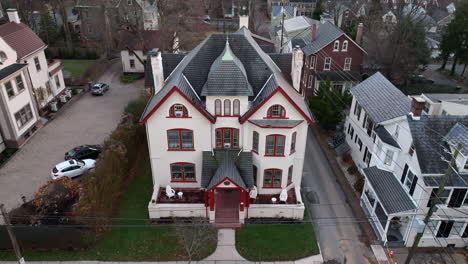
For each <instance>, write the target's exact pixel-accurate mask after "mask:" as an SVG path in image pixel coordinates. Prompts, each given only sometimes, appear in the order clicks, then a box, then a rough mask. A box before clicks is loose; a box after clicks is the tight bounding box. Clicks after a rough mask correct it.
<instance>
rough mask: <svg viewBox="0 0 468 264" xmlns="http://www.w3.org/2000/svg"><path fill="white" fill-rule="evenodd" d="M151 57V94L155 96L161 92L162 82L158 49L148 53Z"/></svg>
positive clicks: (160, 57) (162, 74)
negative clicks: (152, 87)
mask: <svg viewBox="0 0 468 264" xmlns="http://www.w3.org/2000/svg"><path fill="white" fill-rule="evenodd" d="M150 54H151V55H150V56H151V71H152V72H153V82H154V89H153V94H156V93H157V92H159V90H161V88H162V86H163V82H164V72H163V64H162V56H161V51H160V50H159V49H153V50H151V51H150Z"/></svg>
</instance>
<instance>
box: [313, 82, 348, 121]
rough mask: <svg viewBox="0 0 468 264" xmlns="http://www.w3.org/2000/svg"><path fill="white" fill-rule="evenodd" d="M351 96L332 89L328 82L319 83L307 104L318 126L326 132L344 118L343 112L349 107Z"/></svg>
mask: <svg viewBox="0 0 468 264" xmlns="http://www.w3.org/2000/svg"><path fill="white" fill-rule="evenodd" d="M351 101H352V96H351V94H350V93H349V92H348V91H346V92H345V93H344V94H341V93H339V92H338V91H336V90H334V89H332V87H331V83H330V81H329V80H327V81H321V82H320V85H319V88H318V90H317V93H316V95H315V96H313V97H311V98H310V101H309V104H310V108H311V109H312V112H313V113H314V116H315V117H316V118H317V120H318V122H319V124H320V125H321V126H322V127H323V128H324V129H326V130H333V129H335V128H336V125H338V124H339V123H340V122H341V121H342V120H343V118H344V110H345V109H346V108H348V107H349V106H350V105H351Z"/></svg>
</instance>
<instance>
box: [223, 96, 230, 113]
mask: <svg viewBox="0 0 468 264" xmlns="http://www.w3.org/2000/svg"><path fill="white" fill-rule="evenodd" d="M224 115H225V116H230V115H231V101H230V100H228V99H226V100H224Z"/></svg>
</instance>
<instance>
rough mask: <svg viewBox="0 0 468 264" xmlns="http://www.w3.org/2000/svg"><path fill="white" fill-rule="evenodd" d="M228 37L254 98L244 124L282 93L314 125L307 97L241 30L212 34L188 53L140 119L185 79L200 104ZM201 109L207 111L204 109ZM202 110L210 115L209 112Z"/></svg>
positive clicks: (145, 118)
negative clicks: (277, 93)
mask: <svg viewBox="0 0 468 264" xmlns="http://www.w3.org/2000/svg"><path fill="white" fill-rule="evenodd" d="M228 37H229V46H230V48H231V50H232V53H233V55H235V56H236V57H237V58H238V59H239V61H240V62H241V63H242V65H243V67H244V68H245V74H246V76H247V80H248V82H249V84H250V85H251V87H252V91H253V97H254V99H253V101H252V104H251V107H250V109H249V110H248V111H247V113H246V114H244V116H242V117H241V118H240V119H241V122H244V121H245V120H246V119H247V118H248V117H249V116H250V115H251V114H252V113H253V112H255V111H256V110H257V109H258V107H259V106H261V105H262V104H263V103H264V102H265V100H268V99H269V98H271V96H273V94H274V93H276V92H280V93H282V94H283V95H284V96H285V97H286V99H287V100H288V101H289V102H290V103H291V105H292V106H293V107H295V108H296V109H297V110H298V112H299V113H300V114H302V115H303V117H304V119H306V120H307V121H308V122H309V123H312V122H313V121H312V115H311V113H310V112H309V108H308V106H307V104H306V102H305V100H304V98H303V97H302V96H301V95H300V94H299V93H297V92H296V91H295V90H294V88H293V87H292V86H291V84H290V83H289V82H288V81H287V80H286V79H285V78H284V76H283V73H282V72H281V70H280V69H279V68H278V66H277V65H276V64H275V63H274V61H273V60H272V59H271V58H270V56H268V55H267V54H266V53H264V52H263V51H262V49H261V48H260V47H259V46H258V44H257V43H256V42H255V40H254V39H253V38H252V36H251V34H250V31H249V30H248V29H245V28H242V29H240V30H239V32H238V33H234V34H229V35H227V34H219V33H217V34H212V35H210V36H209V37H208V38H207V39H205V40H204V41H203V42H202V43H201V44H199V45H198V46H197V47H196V48H195V49H193V50H192V51H191V52H189V53H188V54H187V55H186V56H185V57H184V58H183V59H182V61H181V62H180V63H179V64H178V65H177V66H176V67H175V69H174V71H173V72H172V73H171V74H170V76H169V77H168V78H167V79H166V80H165V84H164V86H163V87H162V89H161V90H160V91H159V92H158V93H157V94H155V95H153V96H152V98H151V99H150V101H149V102H148V104H147V106H146V109H145V111H144V113H143V115H142V118H141V120H142V121H143V122H144V121H146V120H147V119H148V118H149V116H150V115H151V114H152V113H153V112H154V111H155V108H157V107H159V105H160V104H161V100H163V99H164V98H165V95H167V94H168V92H169V90H171V89H172V88H173V87H176V88H179V87H178V85H179V83H180V82H181V79H182V78H184V79H185V80H184V81H185V82H186V83H187V86H188V87H190V90H189V92H190V93H192V94H193V95H194V97H197V100H198V101H200V99H199V98H198V97H199V96H202V94H201V93H202V89H203V87H204V85H205V84H206V82H207V80H208V76H209V72H210V69H211V66H212V64H213V63H214V62H215V60H216V59H217V58H218V57H219V55H220V54H221V53H222V52H223V50H224V48H225V45H226V40H227V38H228ZM264 87H267V88H264ZM201 107H202V109H204V107H203V106H201ZM203 111H205V112H206V113H207V111H206V110H203ZM210 116H211V115H210ZM210 120H211V118H210ZM213 120H214V119H213Z"/></svg>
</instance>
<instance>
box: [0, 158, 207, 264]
mask: <svg viewBox="0 0 468 264" xmlns="http://www.w3.org/2000/svg"><path fill="white" fill-rule="evenodd" d="M145 151H146V150H145ZM147 155H148V154H146V153H145V154H144V155H142V156H147ZM152 191H153V183H152V179H151V167H150V163H149V160H148V158H145V160H144V162H140V167H139V169H138V171H137V174H136V176H135V178H134V179H133V181H132V182H131V183H130V184H129V186H128V191H127V192H126V194H125V195H124V196H123V198H122V200H121V201H120V206H119V210H118V213H117V214H116V216H115V219H114V225H115V226H114V227H113V228H112V230H111V231H109V232H108V233H106V234H105V235H104V236H103V237H102V238H101V239H99V240H98V241H97V242H96V244H95V245H93V246H92V247H91V248H89V249H88V250H76V251H65V250H60V251H43V252H41V251H26V252H23V253H24V255H25V259H26V260H30V261H32V260H38V261H53V260H104V261H172V260H185V259H187V257H186V253H185V252H184V250H183V248H182V246H181V245H180V244H179V240H178V238H177V236H176V235H175V226H174V225H171V224H164V225H162V224H159V225H158V224H152V223H151V222H150V220H149V219H148V202H149V200H150V197H151V194H152ZM215 249H216V243H211V244H209V245H205V246H204V247H203V250H201V251H200V252H198V254H196V256H195V257H194V259H203V258H205V257H207V256H209V255H210V254H211V253H212V252H213V251H214V250H215ZM3 259H8V260H13V259H14V254H13V253H12V252H1V251H0V260H3Z"/></svg>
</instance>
